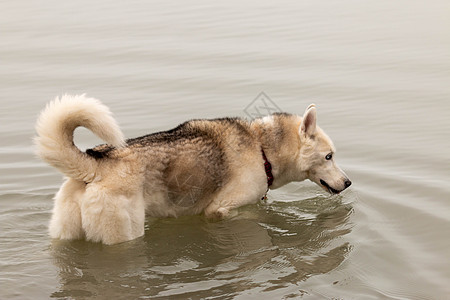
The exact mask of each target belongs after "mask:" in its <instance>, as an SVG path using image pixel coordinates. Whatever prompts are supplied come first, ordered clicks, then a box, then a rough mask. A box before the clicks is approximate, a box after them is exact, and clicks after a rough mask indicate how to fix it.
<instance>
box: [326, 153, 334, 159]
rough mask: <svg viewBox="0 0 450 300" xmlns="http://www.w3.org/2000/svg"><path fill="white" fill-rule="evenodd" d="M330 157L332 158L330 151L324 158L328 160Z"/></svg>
mask: <svg viewBox="0 0 450 300" xmlns="http://www.w3.org/2000/svg"><path fill="white" fill-rule="evenodd" d="M332 158H333V154H331V153H328V154H327V156H325V159H326V160H330V159H332Z"/></svg>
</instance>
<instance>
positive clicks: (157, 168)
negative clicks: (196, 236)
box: [35, 95, 351, 244]
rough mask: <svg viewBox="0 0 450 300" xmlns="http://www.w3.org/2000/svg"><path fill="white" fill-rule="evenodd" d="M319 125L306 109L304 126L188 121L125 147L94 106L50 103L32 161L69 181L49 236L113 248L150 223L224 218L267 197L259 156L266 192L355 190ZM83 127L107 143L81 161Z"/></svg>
mask: <svg viewBox="0 0 450 300" xmlns="http://www.w3.org/2000/svg"><path fill="white" fill-rule="evenodd" d="M316 119H317V116H316V108H315V106H314V105H310V106H309V107H308V108H307V109H306V111H305V113H304V115H303V117H300V116H297V115H292V114H286V113H280V114H273V115H270V116H267V117H264V118H259V119H256V120H253V121H252V122H247V121H245V120H243V119H239V118H223V119H213V120H191V121H188V122H185V123H183V124H181V125H179V126H178V127H176V128H174V129H172V130H169V131H165V132H159V133H154V134H150V135H147V136H143V137H139V138H135V139H129V140H125V139H124V136H123V134H122V132H121V130H120V129H119V126H118V125H117V123H116V121H115V120H114V119H113V117H112V114H111V112H110V111H109V109H108V108H107V107H106V106H104V105H103V104H102V103H101V102H100V101H98V100H96V99H93V98H88V97H86V96H85V95H79V96H69V95H64V96H62V97H61V98H56V99H55V100H54V101H52V102H50V103H49V104H48V105H47V107H46V108H45V109H44V110H43V111H42V112H41V115H40V116H39V119H38V121H37V124H36V131H37V136H36V138H35V144H36V148H37V149H36V150H37V154H38V156H39V157H41V158H42V159H43V160H44V161H46V162H48V163H49V164H50V165H52V166H53V167H55V168H57V169H58V170H60V171H61V172H62V173H63V174H64V175H65V176H66V180H65V182H64V184H63V185H62V186H61V188H60V190H59V191H58V193H57V194H56V196H55V205H54V209H53V215H52V218H51V221H50V226H49V231H50V235H51V237H53V238H59V239H69V240H72V239H83V238H84V239H87V240H89V241H94V242H102V243H104V244H116V243H120V242H125V241H129V240H132V239H135V238H137V237H140V236H142V235H143V234H144V222H145V215H146V214H147V215H149V216H153V217H177V216H182V215H193V214H204V215H205V216H206V217H207V218H210V219H222V218H226V217H228V216H230V214H231V212H232V211H233V212H234V211H235V209H237V208H238V207H240V206H243V205H247V204H254V203H256V202H257V201H258V199H260V198H261V196H263V195H264V194H265V193H266V191H267V188H268V183H267V174H266V172H265V169H264V159H263V156H262V154H261V153H262V151H261V150H262V149H263V150H264V152H265V155H266V157H267V160H268V161H269V162H270V164H271V165H272V174H273V177H274V181H273V184H272V185H271V186H270V188H271V189H276V188H279V187H281V186H283V185H285V184H287V183H289V182H292V181H302V180H305V179H310V180H311V181H313V182H315V183H317V184H318V185H319V186H321V187H322V188H324V189H325V190H327V191H329V192H330V193H339V192H341V191H343V190H344V189H346V188H347V187H348V186H350V184H351V182H350V180H349V179H348V178H347V176H346V175H345V173H344V172H343V171H342V170H341V169H340V168H339V167H338V166H337V165H336V163H335V161H334V158H333V155H334V152H335V148H334V146H333V143H332V142H331V140H330V138H329V137H328V136H327V135H326V134H325V133H324V132H323V131H322V129H320V128H319V127H318V126H317V125H316ZM79 126H82V127H85V128H87V129H89V130H91V131H92V132H93V133H94V134H96V135H97V136H98V137H100V138H101V139H103V140H104V141H105V142H106V144H104V145H100V146H97V147H95V148H93V149H88V150H87V151H86V152H82V151H81V150H79V149H78V148H77V147H76V146H75V144H74V142H73V134H74V130H75V129H76V128H77V127H79Z"/></svg>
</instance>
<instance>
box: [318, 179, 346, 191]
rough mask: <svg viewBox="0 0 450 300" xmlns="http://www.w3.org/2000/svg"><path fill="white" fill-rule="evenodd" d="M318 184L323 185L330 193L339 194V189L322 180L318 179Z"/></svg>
mask: <svg viewBox="0 0 450 300" xmlns="http://www.w3.org/2000/svg"><path fill="white" fill-rule="evenodd" d="M320 184H321V185H323V186H324V187H325V188H326V189H327V190H328V192H329V193H330V194H339V193H340V192H341V191H338V190H335V189H333V188H332V187H331V186H330V185H329V184H328V183H326V182H325V181H324V180H322V179H320Z"/></svg>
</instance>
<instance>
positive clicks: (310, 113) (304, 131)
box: [300, 104, 317, 136]
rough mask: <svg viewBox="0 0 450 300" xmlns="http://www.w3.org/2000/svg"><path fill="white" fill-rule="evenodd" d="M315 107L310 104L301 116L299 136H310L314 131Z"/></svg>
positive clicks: (315, 120)
mask: <svg viewBox="0 0 450 300" xmlns="http://www.w3.org/2000/svg"><path fill="white" fill-rule="evenodd" d="M316 122H317V115H316V105H315V104H311V105H309V106H308V108H307V109H306V110H305V113H304V114H303V119H302V124H301V125H300V135H302V136H311V135H313V134H314V132H315V131H316Z"/></svg>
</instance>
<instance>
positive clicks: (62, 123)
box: [34, 95, 125, 182]
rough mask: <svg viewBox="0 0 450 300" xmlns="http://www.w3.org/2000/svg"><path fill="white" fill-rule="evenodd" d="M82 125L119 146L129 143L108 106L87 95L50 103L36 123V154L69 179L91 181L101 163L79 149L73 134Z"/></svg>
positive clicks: (58, 99) (63, 97)
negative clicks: (126, 141)
mask: <svg viewBox="0 0 450 300" xmlns="http://www.w3.org/2000/svg"><path fill="white" fill-rule="evenodd" d="M79 126H82V127H86V128H87V129H89V130H91V131H92V132H93V133H94V134H95V135H97V136H98V137H99V138H101V139H102V140H104V141H105V142H106V143H108V144H111V145H113V146H115V147H122V146H123V145H124V144H125V141H124V137H123V134H122V131H121V130H120V128H119V126H118V125H117V123H116V121H115V120H114V118H113V117H112V114H111V112H110V110H109V109H108V107H106V106H105V105H103V104H102V103H101V102H100V101H99V100H97V99H94V98H88V97H86V96H85V95H77V96H70V95H64V96H62V97H61V98H56V99H55V100H53V101H51V102H50V103H48V104H47V106H46V108H45V109H44V110H43V111H42V112H41V114H40V116H39V118H38V120H37V122H36V132H37V136H36V137H35V139H34V141H35V144H36V148H37V149H36V152H37V155H38V156H39V157H40V158H42V159H43V160H44V161H46V162H48V163H49V164H50V165H52V166H53V167H55V168H57V169H58V170H60V171H61V172H62V173H63V174H65V175H66V176H69V177H71V178H74V179H78V180H81V181H85V182H91V181H92V180H93V179H94V178H95V173H96V169H97V166H98V162H97V161H96V160H95V159H94V158H93V157H91V156H89V155H87V154H86V153H84V152H82V151H80V149H78V148H77V147H76V146H75V144H74V142H73V132H74V130H75V129H76V128H77V127H79Z"/></svg>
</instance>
